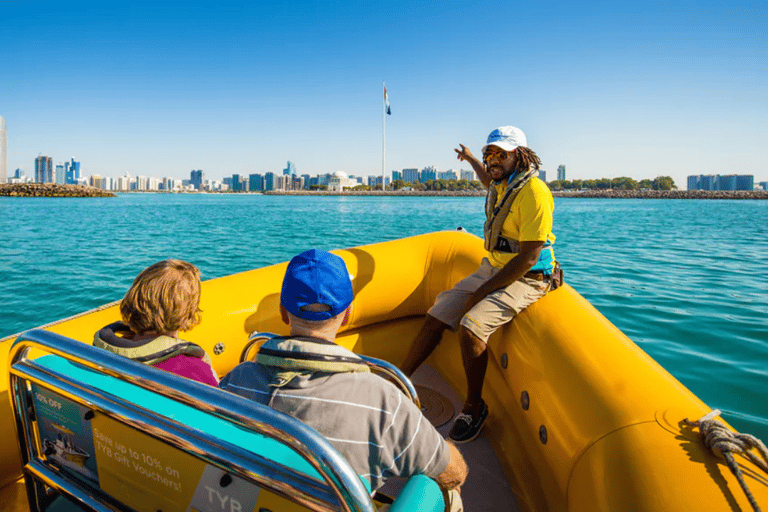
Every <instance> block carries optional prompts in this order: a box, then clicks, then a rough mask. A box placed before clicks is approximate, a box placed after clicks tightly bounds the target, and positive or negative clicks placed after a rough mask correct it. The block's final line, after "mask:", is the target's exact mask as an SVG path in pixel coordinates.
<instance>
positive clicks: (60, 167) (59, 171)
mask: <svg viewBox="0 0 768 512" xmlns="http://www.w3.org/2000/svg"><path fill="white" fill-rule="evenodd" d="M65 179H66V176H65V175H64V164H56V183H58V184H59V185H63V184H64V183H66V182H65Z"/></svg>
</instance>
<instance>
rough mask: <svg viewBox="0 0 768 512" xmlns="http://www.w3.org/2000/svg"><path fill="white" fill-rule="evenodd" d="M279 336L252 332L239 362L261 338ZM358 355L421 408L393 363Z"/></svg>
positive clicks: (248, 358)
mask: <svg viewBox="0 0 768 512" xmlns="http://www.w3.org/2000/svg"><path fill="white" fill-rule="evenodd" d="M277 337H280V336H279V335H278V334H273V333H270V332H252V333H251V335H250V336H249V338H248V343H246V345H245V347H243V351H242V352H241V353H240V362H241V363H242V362H244V361H251V360H252V358H251V350H253V349H254V348H257V347H256V345H257V343H259V342H260V341H262V340H271V339H272V338H277ZM357 356H358V357H360V358H361V359H362V360H363V361H365V364H366V365H368V368H369V369H370V370H371V371H372V372H374V373H376V374H377V375H381V376H383V377H385V378H387V379H389V380H390V381H392V382H394V384H395V385H396V386H398V387H399V388H400V391H402V392H403V393H405V396H407V397H408V398H409V399H410V400H411V402H413V403H414V404H416V407H418V408H419V409H421V401H420V400H419V394H418V393H417V392H416V388H415V387H414V386H413V383H412V382H411V379H409V378H408V377H407V376H406V375H405V374H404V373H403V372H402V370H400V368H398V367H397V366H395V365H393V364H392V363H390V362H387V361H385V360H383V359H377V358H375V357H371V356H364V355H362V354H357Z"/></svg>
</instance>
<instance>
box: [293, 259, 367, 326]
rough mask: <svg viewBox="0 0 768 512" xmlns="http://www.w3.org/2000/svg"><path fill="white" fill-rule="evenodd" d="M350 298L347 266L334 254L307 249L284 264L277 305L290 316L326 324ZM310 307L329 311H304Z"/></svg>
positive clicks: (348, 303)
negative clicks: (327, 307)
mask: <svg viewBox="0 0 768 512" xmlns="http://www.w3.org/2000/svg"><path fill="white" fill-rule="evenodd" d="M353 298H354V293H353V291H352V281H351V280H350V278H349V272H348V271H347V265H346V264H345V263H344V260H343V259H341V258H340V257H338V256H336V255H335V254H331V253H329V252H326V251H318V250H317V249H310V250H309V251H305V252H303V253H301V254H299V255H298V256H294V257H293V259H292V260H291V262H290V263H288V268H287V269H286V270H285V278H284V279H283V288H282V290H281V291H280V304H282V305H283V307H284V308H285V309H286V310H288V312H289V313H291V314H292V315H293V316H296V317H298V318H302V319H304V320H309V321H314V322H317V321H321V320H328V319H329V318H333V317H335V316H337V315H339V314H341V313H343V312H344V310H345V309H347V307H348V306H349V305H350V304H351V303H352V299H353ZM310 304H324V305H326V306H329V307H330V310H327V311H307V310H306V309H304V308H305V307H306V306H308V305H310Z"/></svg>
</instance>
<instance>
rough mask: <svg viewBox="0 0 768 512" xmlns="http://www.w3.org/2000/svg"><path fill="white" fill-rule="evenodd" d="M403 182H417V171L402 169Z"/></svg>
mask: <svg viewBox="0 0 768 512" xmlns="http://www.w3.org/2000/svg"><path fill="white" fill-rule="evenodd" d="M403 181H404V182H406V183H416V182H417V181H419V170H418V169H403Z"/></svg>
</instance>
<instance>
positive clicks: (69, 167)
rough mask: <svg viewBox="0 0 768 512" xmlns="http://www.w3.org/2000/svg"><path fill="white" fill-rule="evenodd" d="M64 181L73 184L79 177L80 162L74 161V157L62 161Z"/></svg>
mask: <svg viewBox="0 0 768 512" xmlns="http://www.w3.org/2000/svg"><path fill="white" fill-rule="evenodd" d="M64 173H65V174H66V176H65V177H64V183H67V184H69V185H74V184H76V183H77V181H78V180H79V179H80V162H76V161H75V157H72V160H71V161H69V162H65V163H64Z"/></svg>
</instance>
